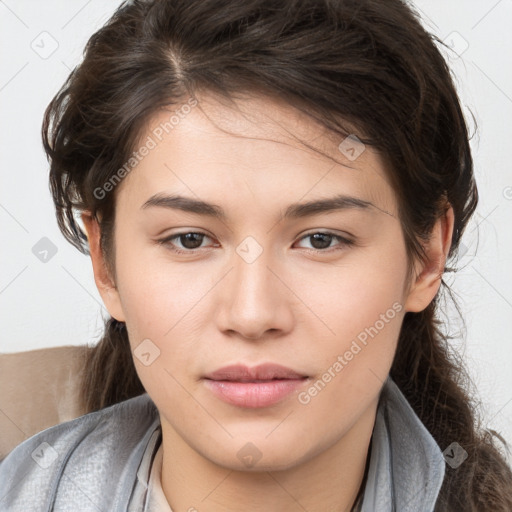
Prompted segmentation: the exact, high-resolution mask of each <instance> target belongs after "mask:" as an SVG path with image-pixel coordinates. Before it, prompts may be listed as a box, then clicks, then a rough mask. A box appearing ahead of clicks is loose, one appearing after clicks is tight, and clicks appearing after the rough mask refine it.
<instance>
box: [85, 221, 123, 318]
mask: <svg viewBox="0 0 512 512" xmlns="http://www.w3.org/2000/svg"><path fill="white" fill-rule="evenodd" d="M81 218H82V222H83V223H84V226H85V231H86V234H87V240H88V242H89V252H90V254H91V262H92V268H93V272H94V281H95V283H96V287H97V288H98V291H99V292H100V295H101V298H102V299H103V302H104V304H105V307H106V308H107V310H108V312H109V313H110V315H111V316H112V317H114V318H115V319H116V320H118V321H119V322H124V321H125V318H124V313H123V310H122V306H121V299H120V296H119V292H118V290H117V288H116V284H115V283H114V281H113V278H112V277H111V276H110V274H109V272H108V269H107V264H106V261H105V256H104V254H103V252H102V250H101V247H100V236H101V230H100V226H99V224H98V221H97V220H96V219H95V218H93V217H92V215H91V214H90V213H89V212H84V213H82V215H81Z"/></svg>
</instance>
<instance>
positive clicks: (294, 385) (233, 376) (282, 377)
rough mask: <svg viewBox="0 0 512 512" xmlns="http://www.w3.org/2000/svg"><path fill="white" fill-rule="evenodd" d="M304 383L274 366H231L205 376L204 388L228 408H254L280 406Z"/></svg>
mask: <svg viewBox="0 0 512 512" xmlns="http://www.w3.org/2000/svg"><path fill="white" fill-rule="evenodd" d="M307 380H308V376H307V375H302V374H300V373H298V372H296V371H294V370H292V369H290V368H286V367H285V366H281V365H277V364H262V365H259V366H255V367H253V368H249V367H247V366H244V365H232V366H226V367H224V368H220V369H219V370H216V371H214V372H212V373H209V374H208V375H206V376H205V377H204V384H205V386H206V388H207V389H209V390H210V391H211V392H212V393H213V394H214V395H215V396H216V397H217V398H219V399H220V400H222V401H224V402H226V403H228V404H231V405H236V406H238V407H246V408H257V407H268V406H270V405H274V404H276V403H278V402H280V401H281V400H283V399H284V398H285V397H287V396H288V395H290V394H291V393H293V392H294V391H297V389H298V388H299V387H301V386H303V385H304V383H305V382H306V381H307Z"/></svg>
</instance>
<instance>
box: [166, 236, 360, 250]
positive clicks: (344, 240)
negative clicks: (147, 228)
mask: <svg viewBox="0 0 512 512" xmlns="http://www.w3.org/2000/svg"><path fill="white" fill-rule="evenodd" d="M188 234H194V235H204V236H206V237H208V238H210V237H209V235H207V234H206V233H203V232H201V231H185V232H183V233H176V234H174V235H171V236H168V237H166V238H162V239H160V240H157V243H158V244H160V245H166V246H168V247H169V249H170V250H171V251H173V252H175V253H177V254H188V255H190V254H195V253H196V252H197V251H200V250H201V249H202V248H198V249H188V250H183V249H176V247H174V246H173V245H172V244H171V243H170V242H171V240H174V239H176V238H179V237H181V236H184V235H188ZM317 234H321V235H328V236H332V237H333V238H334V239H336V240H338V242H340V246H341V247H339V248H332V247H327V248H326V249H309V248H306V250H308V251H312V252H316V253H322V252H323V253H330V252H334V251H339V250H342V248H344V247H351V246H353V245H355V242H354V241H353V240H350V239H348V238H344V237H342V236H340V235H337V234H335V233H332V232H330V231H313V232H312V233H308V234H306V235H304V236H303V237H301V238H300V239H299V241H300V240H303V239H305V238H309V237H312V236H313V235H317Z"/></svg>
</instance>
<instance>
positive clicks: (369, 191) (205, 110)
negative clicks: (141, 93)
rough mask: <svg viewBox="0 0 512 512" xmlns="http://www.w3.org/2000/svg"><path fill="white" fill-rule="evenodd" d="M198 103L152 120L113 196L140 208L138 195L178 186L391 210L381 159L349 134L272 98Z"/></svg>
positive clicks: (207, 98)
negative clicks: (352, 200) (341, 199)
mask: <svg viewBox="0 0 512 512" xmlns="http://www.w3.org/2000/svg"><path fill="white" fill-rule="evenodd" d="M196 98H197V103H191V102H190V101H187V99H185V100H183V102H182V103H176V104H174V105H172V106H169V107H166V108H165V109H161V110H159V111H158V112H156V113H155V114H154V115H153V116H152V117H151V119H150V120H149V122H148V123H147V124H146V127H145V129H144V130H143V132H142V133H141V134H140V137H139V140H138V142H137V144H136V147H135V151H137V150H138V149H139V150H140V149H141V148H143V147H144V146H147V147H149V146H151V149H150V150H149V151H147V150H146V151H145V152H144V153H145V156H143V157H142V158H140V159H139V161H138V163H137V164H136V165H135V166H134V167H133V169H132V170H131V171H130V173H129V174H128V175H127V176H126V178H125V179H124V180H123V181H122V182H121V185H120V186H119V187H118V190H117V191H116V192H117V193H119V194H121V196H123V195H124V196H126V197H127V196H129V197H130V198H132V199H134V201H135V202H139V203H140V204H142V202H143V201H142V196H148V195H150V194H154V193H157V192H160V191H169V190H174V189H175V188H176V187H178V188H180V189H181V190H183V191H187V189H188V192H189V193H192V194H194V195H201V196H203V197H204V196H205V195H209V194H211V195H213V196H215V198H219V197H227V196H232V195H233V194H229V192H233V193H235V192H236V190H240V188H241V187H242V188H245V189H247V188H249V189H251V190H252V191H253V192H254V194H255V195H258V193H261V194H265V192H266V193H267V194H268V195H271V194H272V191H274V192H276V191H278V192H279V195H280V196H282V197H283V199H284V198H285V197H286V198H293V200H295V201H296V200H298V199H300V198H301V197H303V196H306V195H310V196H319V195H325V194H328V193H332V192H335V191H336V192H346V193H352V194H357V195H359V196H360V197H364V199H367V200H370V201H372V202H374V203H376V204H378V205H379V206H380V207H381V208H384V209H386V210H387V211H393V212H394V211H395V203H394V193H393V190H392V189H391V186H390V184H389V181H388V178H387V176H386V172H385V164H384V160H383V158H382V157H381V155H380V154H379V153H378V152H377V151H376V150H375V149H374V148H372V147H370V146H368V145H366V146H365V145H364V144H362V142H360V141H358V139H357V138H353V136H352V135H351V136H350V137H349V138H348V139H347V138H346V137H345V136H340V135H338V134H334V133H333V132H330V131H328V130H327V129H326V128H325V127H324V126H322V125H321V124H319V123H317V122H316V121H315V120H313V119H312V118H311V117H309V116H307V115H306V114H305V113H303V112H301V111H299V110H297V109H295V108H293V107H292V106H291V105H289V104H288V103H286V102H284V101H283V100H281V99H279V98H275V97H268V96H247V97H245V98H243V99H237V100H236V101H234V102H228V100H226V99H225V98H220V97H218V96H214V95H212V94H206V93H205V94H201V95H197V96H196ZM345 125H346V126H350V125H347V123H345ZM121 189H126V193H124V192H123V193H121ZM137 198H139V199H137ZM146 199H147V197H146Z"/></svg>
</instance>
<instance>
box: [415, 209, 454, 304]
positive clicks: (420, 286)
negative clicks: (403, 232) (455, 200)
mask: <svg viewBox="0 0 512 512" xmlns="http://www.w3.org/2000/svg"><path fill="white" fill-rule="evenodd" d="M453 223H454V214H453V208H452V206H451V205H448V206H447V209H446V211H445V213H444V214H443V215H442V216H441V217H439V219H437V221H436V224H435V225H434V228H433V229H432V235H431V237H430V239H429V241H428V242H427V243H426V244H424V248H425V253H426V254H427V260H426V261H425V263H423V264H421V265H419V264H417V266H416V270H415V275H416V278H415V280H414V282H413V283H412V284H411V286H410V288H409V292H408V296H407V298H406V300H405V311H406V312H407V311H411V312H415V313H418V312H420V311H423V310H424V309H425V308H426V307H427V306H428V305H429V304H430V303H431V302H432V300H433V299H434V297H435V296H436V293H437V291H438V290H439V287H440V286H441V278H442V276H443V272H444V267H445V264H446V259H447V256H448V252H449V250H450V246H451V242H452V234H453Z"/></svg>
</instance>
